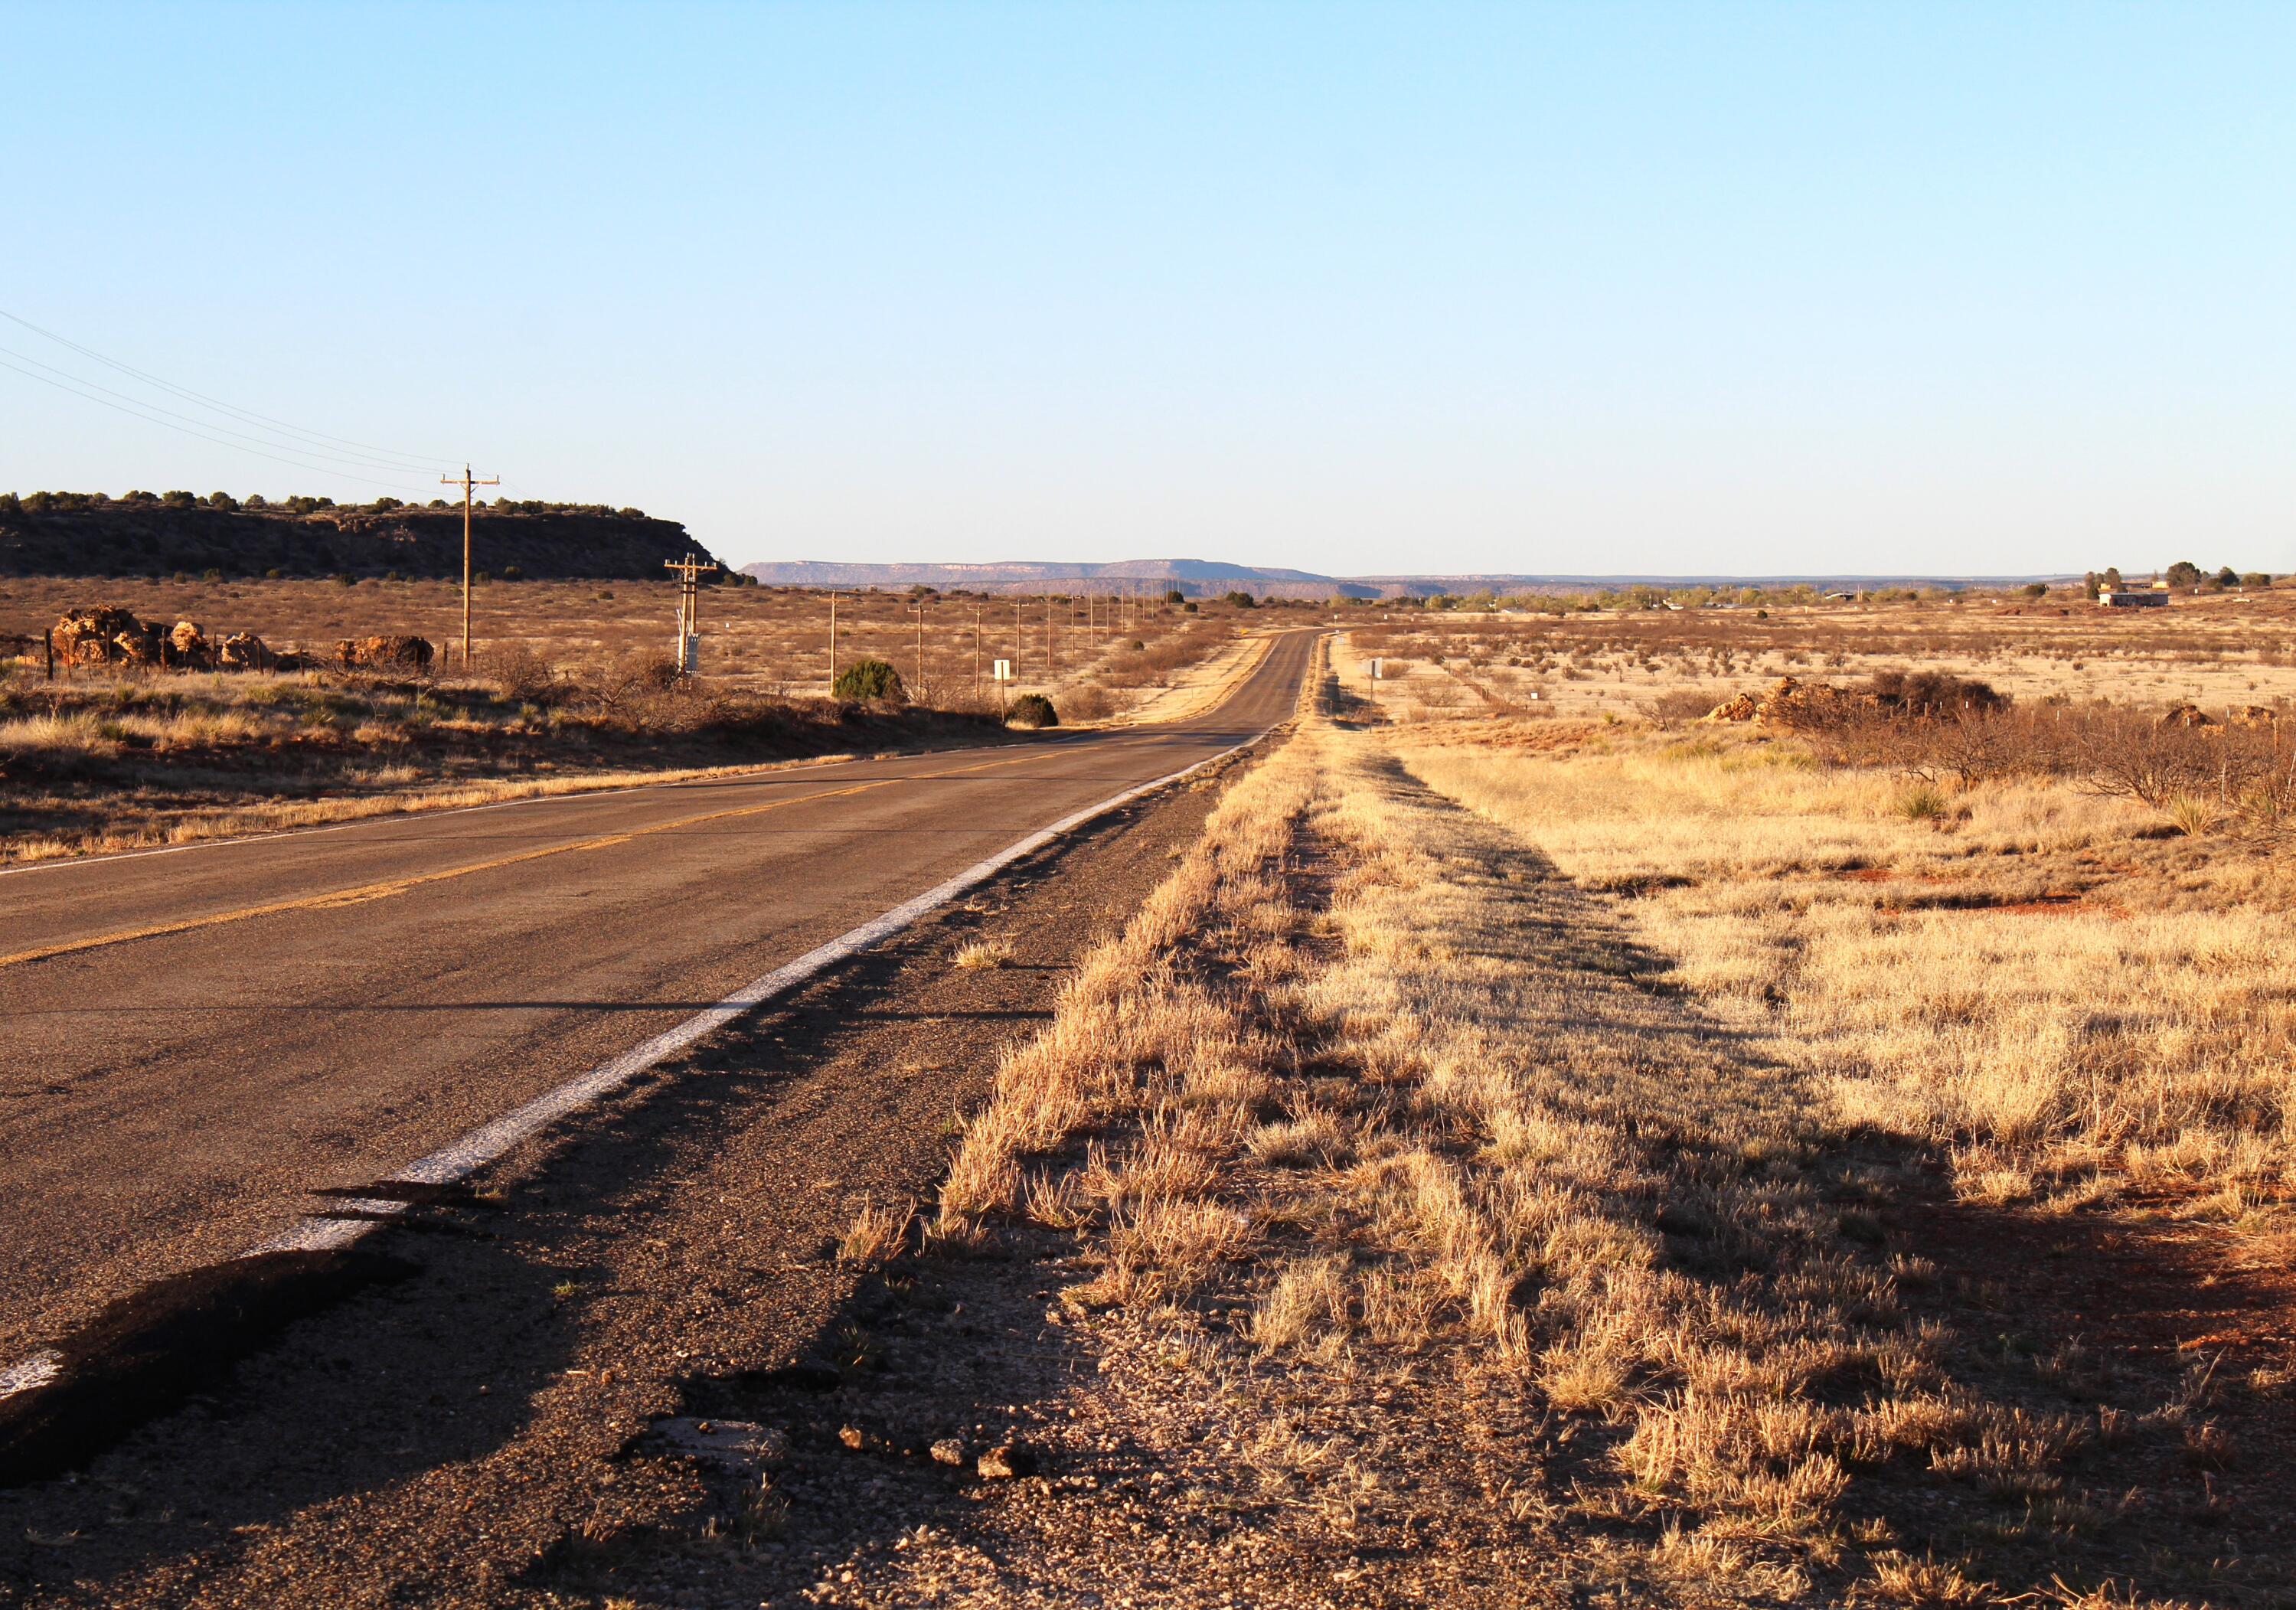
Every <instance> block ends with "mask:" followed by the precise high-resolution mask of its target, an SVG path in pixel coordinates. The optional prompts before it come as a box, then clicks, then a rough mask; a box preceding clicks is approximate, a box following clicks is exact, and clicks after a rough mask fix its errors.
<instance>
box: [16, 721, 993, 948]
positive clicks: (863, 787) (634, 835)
mask: <svg viewBox="0 0 2296 1610" xmlns="http://www.w3.org/2000/svg"><path fill="white" fill-rule="evenodd" d="M1036 758H1037V757H1036V756H1035V755H1034V754H1029V755H1021V756H1018V757H1015V758H1013V759H1011V760H983V761H981V762H980V764H979V765H977V766H960V767H958V768H955V770H953V771H941V772H927V773H921V774H919V775H918V776H914V777H878V778H873V779H872V780H870V781H868V782H865V783H857V784H853V785H852V786H851V787H849V788H832V789H828V790H825V791H824V792H823V793H809V794H806V795H803V796H801V797H799V798H797V799H791V800H772V801H767V803H765V804H763V805H742V806H736V807H735V808H734V809H730V810H710V811H704V812H702V813H701V815H699V816H690V817H678V818H677V819H676V821H672V822H657V823H655V824H654V825H653V826H651V827H634V828H632V829H630V831H629V832H627V833H612V834H603V835H601V836H600V837H597V838H594V839H581V840H578V841H577V842H574V843H571V844H553V845H550V846H548V847H547V848H545V849H542V850H521V851H520V852H519V853H518V854H516V855H505V856H497V857H496V858H494V859H492V860H488V861H472V862H471V863H469V864H468V865H465V866H461V867H444V868H442V869H440V870H439V871H437V872H419V873H414V874H413V875H409V876H406V877H402V878H389V879H386V880H385V881H383V882H381V883H362V884H359V885H358V886H357V887H356V888H351V889H333V890H329V891H327V892H325V893H324V894H306V895H298V896H297V897H296V898H295V899H291V900H272V901H269V902H267V903H266V904H264V905H260V906H241V907H236V908H233V909H232V910H229V911H214V912H209V914H208V915H206V916H186V917H177V918H175V919H173V920H171V921H168V922H164V923H152V924H146V925H145V926H143V927H141V928H123V929H119V930H118V931H117V932H111V933H98V934H92V935H90V936H88V937H87V938H86V939H76V940H62V941H58V942H57V943H55V944H53V945H36V946H34V947H33V948H32V949H29V950H16V951H12V952H10V953H8V954H7V955H4V956H0V967H14V966H20V965H22V964H24V963H26V962H39V961H45V960H47V959H48V958H49V957H57V956H71V955H75V954H77V953H78V952H79V951H83V950H102V949H107V948H108V947H110V946H113V945H126V944H132V943H134V942H135V941H137V940H147V939H160V938H163V937H165V936H166V935H168V934H171V933H191V932H196V931H198V930H200V929H201V928H218V927H221V926H223V925H224V924H226V923H243V922H248V921H250V920H252V919H253V918H256V917H261V916H279V915H280V914H281V913H283V912H288V911H330V910H333V909H334V908H337V907H341V906H359V905H365V903H366V902H367V901H369V900H382V899H390V898H391V897H392V896H394V895H400V894H405V893H406V891H408V890H410V889H420V888H422V886H423V885H424V884H426V883H445V882H446V881H447V880H448V879H449V878H460V877H469V876H471V875H473V874H476V873H480V872H495V871H499V870H500V869H501V868H503V867H518V866H522V865H524V864H525V863H527V862H529V861H539V860H543V859H545V858H548V857H551V856H553V855H572V854H574V853H576V852H577V851H580V850H608V849H611V848H612V847H613V846H614V845H617V844H627V843H628V842H630V841H631V840H633V839H642V838H645V837H648V836H650V835H652V834H658V833H674V832H676V830H677V829H679V828H681V827H693V826H698V825H700V824H701V823H703V822H722V821H726V820H727V819H729V818H731V817H754V816H762V815H764V814H765V813H766V812H767V811H769V810H781V809H786V808H788V807H790V806H792V805H810V804H812V803H814V802H815V801H817V800H835V799H841V798H844V797H845V796H847V795H849V794H857V793H868V792H869V791H870V790H871V789H873V788H890V787H891V786H892V785H893V784H896V783H906V782H917V781H932V780H936V779H939V778H946V777H955V776H964V774H966V773H968V772H975V771H988V770H992V769H994V768H996V767H999V766H1018V765H1020V764H1021V762H1022V761H1024V760H1035V759H1036Z"/></svg>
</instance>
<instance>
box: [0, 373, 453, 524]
mask: <svg viewBox="0 0 2296 1610" xmlns="http://www.w3.org/2000/svg"><path fill="white" fill-rule="evenodd" d="M0 369H11V370H13V371H14V372H15V373H17V374H21V375H22V376H23V377H24V378H25V379H27V380H36V381H38V382H40V383H41V384H42V385H44V386H53V387H54V388H55V389H56V390H59V391H68V392H70V394H71V395H72V396H74V397H77V398H82V399H84V400H86V401H87V402H92V403H94V404H95V405H97V406H98V407H105V408H110V409H112V410H113V411H114V412H116V413H120V414H126V415H130V416H131V417H133V418H136V419H140V420H143V422H144V423H147V424H154V425H160V426H164V427H165V428H166V429H168V430H170V431H182V432H183V433H184V435H186V436H196V437H198V438H199V439H201V441H211V442H213V443H215V444H216V446H217V447H219V448H231V449H232V450H234V452H239V453H251V454H253V455H254V456H256V457H258V458H267V459H269V460H270V461H271V462H272V463H273V464H287V465H290V466H291V467H293V468H295V469H298V470H308V471H310V472H312V473H314V474H317V475H334V476H339V477H340V478H341V479H342V480H345V481H358V482H359V483H360V484H362V485H364V486H370V487H389V488H391V489H394V490H397V491H417V490H420V488H418V487H417V486H416V485H415V484H414V482H412V481H377V480H375V479H374V478H373V476H371V475H354V474H352V473H350V472H348V470H339V469H336V468H334V467H333V466H332V465H330V464H306V463H305V462H304V461H303V460H301V459H299V458H282V457H281V456H279V455H278V454H276V453H266V452H264V451H263V450H262V449H261V448H250V447H247V446H244V445H243V444H242V443H239V442H235V441H226V440H225V439H224V438H222V437H220V436H210V435H209V434H208V433H207V432H206V431H195V430H193V428H192V427H191V426H189V425H179V424H177V423H175V422H174V421H172V420H167V419H162V418H160V416H159V415H155V414H146V413H144V412H143V409H142V408H141V407H134V408H131V407H127V405H126V404H125V403H116V402H111V401H109V400H108V399H106V398H101V397H98V396H96V395H94V393H93V392H88V391H83V390H80V389H79V388H78V387H77V386H68V385H66V384H64V383H63V382H61V381H57V380H50V379H49V378H48V377H47V376H46V375H45V374H34V373H33V372H32V371H31V370H29V369H27V368H24V367H22V366H20V365H16V364H12V363H10V362H8V361H7V360H6V359H4V358H0Z"/></svg>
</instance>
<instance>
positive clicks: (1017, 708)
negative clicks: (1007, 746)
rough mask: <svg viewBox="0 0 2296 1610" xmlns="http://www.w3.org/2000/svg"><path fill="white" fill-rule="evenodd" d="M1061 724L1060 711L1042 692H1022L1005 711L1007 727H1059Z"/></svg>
mask: <svg viewBox="0 0 2296 1610" xmlns="http://www.w3.org/2000/svg"><path fill="white" fill-rule="evenodd" d="M1060 724H1061V717H1060V712H1059V711H1056V710H1054V708H1053V702H1052V701H1051V700H1050V699H1047V698H1046V697H1045V695H1044V694H1021V696H1020V697H1019V698H1017V699H1015V700H1013V702H1012V703H1011V704H1010V705H1009V706H1007V707H1006V709H1005V726H1007V727H1058V726H1059V725H1060Z"/></svg>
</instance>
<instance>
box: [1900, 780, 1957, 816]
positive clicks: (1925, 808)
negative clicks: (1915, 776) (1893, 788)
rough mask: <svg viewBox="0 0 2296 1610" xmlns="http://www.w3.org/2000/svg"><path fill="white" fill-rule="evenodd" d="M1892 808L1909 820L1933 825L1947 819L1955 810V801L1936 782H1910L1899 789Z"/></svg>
mask: <svg viewBox="0 0 2296 1610" xmlns="http://www.w3.org/2000/svg"><path fill="white" fill-rule="evenodd" d="M1890 809H1891V810H1893V811H1894V812H1896V814H1897V815H1898V816H1900V817H1904V818H1905V819H1906V820H1907V821H1908V822H1922V823H1926V824H1928V825H1930V826H1937V825H1938V824H1939V823H1942V822H1944V821H1946V820H1947V819H1948V817H1950V816H1951V815H1952V812H1953V801H1950V800H1948V798H1947V797H1946V793H1945V790H1944V789H1942V788H1939V786H1938V785H1937V784H1934V783H1910V784H1907V785H1906V787H1904V788H1903V789H1901V790H1899V791H1898V797H1897V798H1896V799H1894V800H1892V801H1890Z"/></svg>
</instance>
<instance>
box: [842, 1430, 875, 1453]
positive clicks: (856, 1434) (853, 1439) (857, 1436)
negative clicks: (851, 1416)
mask: <svg viewBox="0 0 2296 1610" xmlns="http://www.w3.org/2000/svg"><path fill="white" fill-rule="evenodd" d="M837 1440H838V1441H839V1442H842V1443H844V1444H845V1446H847V1447H848V1448H850V1449H852V1450H854V1451H855V1452H856V1453H858V1452H859V1451H860V1450H861V1444H862V1443H863V1442H866V1441H867V1440H868V1439H866V1438H865V1437H864V1436H863V1435H862V1434H861V1428H860V1427H859V1426H858V1425H840V1426H839V1427H838V1429H837Z"/></svg>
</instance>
